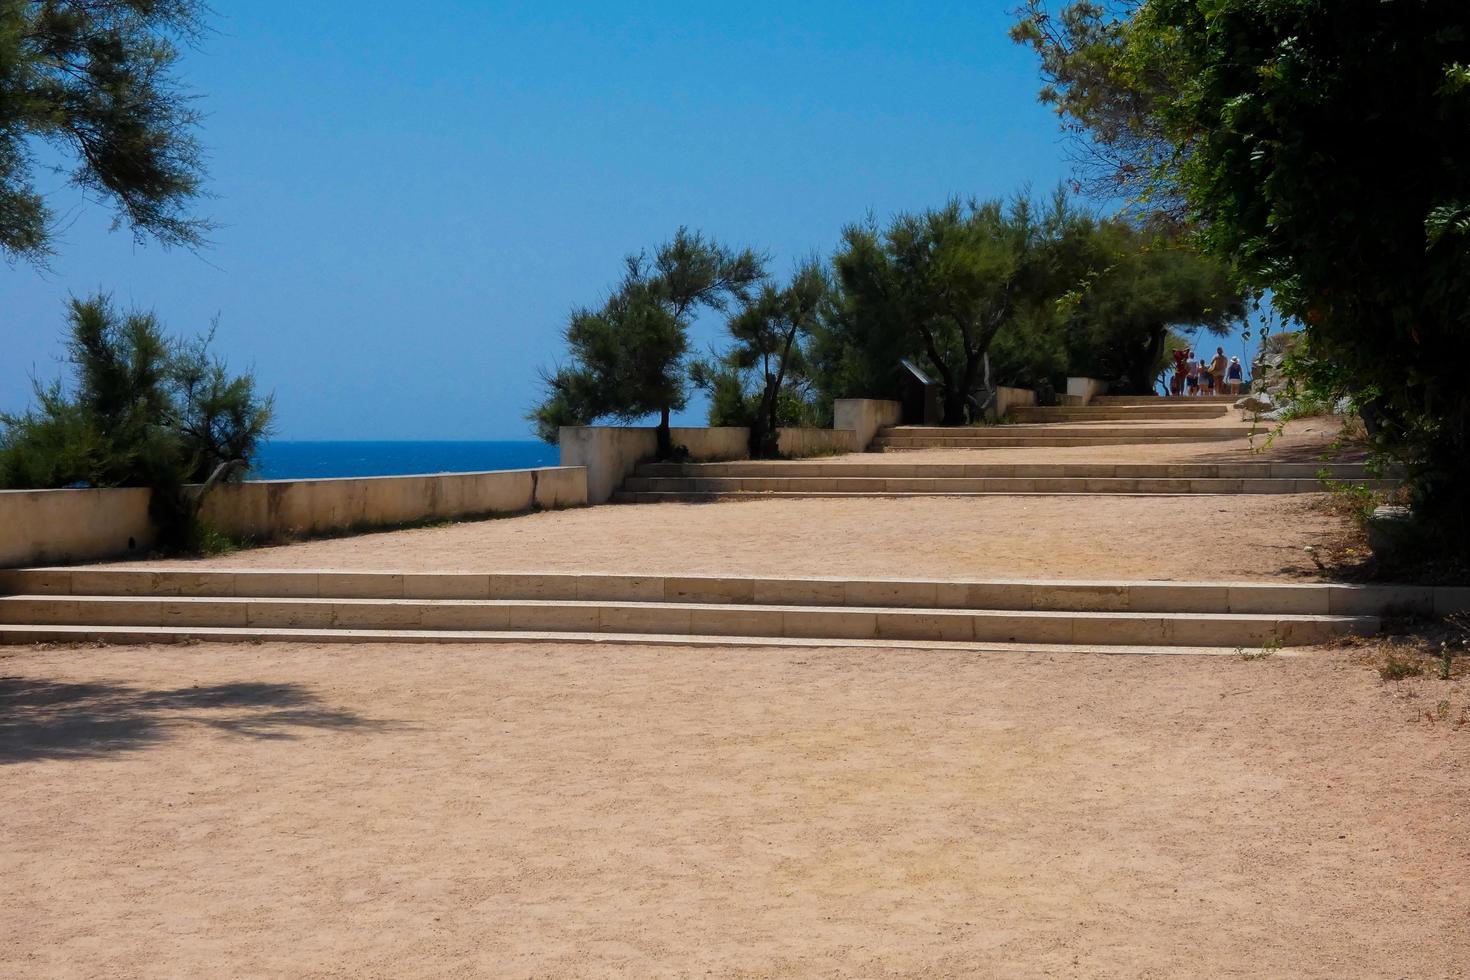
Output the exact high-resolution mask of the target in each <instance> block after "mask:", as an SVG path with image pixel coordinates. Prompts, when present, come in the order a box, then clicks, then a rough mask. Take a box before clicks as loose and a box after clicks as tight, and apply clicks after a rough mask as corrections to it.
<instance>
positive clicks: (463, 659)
mask: <svg viewBox="0 0 1470 980" xmlns="http://www.w3.org/2000/svg"><path fill="white" fill-rule="evenodd" d="M0 677H3V680H0V812H3V813H4V814H5V822H4V826H5V830H4V842H5V843H4V847H3V848H0V876H3V880H4V882H5V889H4V898H3V900H0V975H4V976H14V977H95V976H108V977H162V976H211V975H213V976H218V975H221V974H222V973H227V974H230V975H252V976H292V977H301V976H322V977H326V976H332V977H398V978H413V977H428V976H436V977H438V976H464V977H469V976H551V977H557V976H588V975H609V974H614V975H626V976H650V975H654V974H679V975H686V974H687V975H695V974H697V975H704V974H706V973H712V974H714V975H718V976H737V975H739V976H776V975H802V976H813V975H835V974H844V975H851V974H861V975H868V976H877V975H907V976H918V975H924V976H935V975H947V976H976V977H987V976H996V977H1014V976H1036V975H1042V974H1056V975H1062V976H1098V977H1140V976H1156V977H1165V976H1246V975H1248V976H1277V977H1284V976H1311V977H1333V978H1341V977H1380V976H1383V977H1389V976H1391V977H1400V976H1414V977H1458V976H1463V975H1465V974H1464V971H1465V969H1466V960H1465V950H1466V949H1467V948H1470V919H1467V913H1466V910H1467V909H1470V876H1467V874H1466V871H1467V868H1470V865H1467V859H1466V855H1467V854H1470V823H1467V822H1466V821H1465V820H1464V819H1462V817H1463V815H1464V814H1465V813H1466V812H1470V768H1467V765H1470V763H1467V759H1470V751H1467V749H1470V741H1467V739H1470V727H1464V728H1460V729H1455V728H1454V727H1453V726H1452V725H1451V724H1449V723H1447V722H1438V723H1431V722H1429V721H1426V720H1424V718H1423V711H1424V710H1425V709H1432V708H1434V707H1435V705H1436V703H1437V701H1438V700H1439V699H1451V700H1453V703H1454V707H1455V709H1456V710H1460V709H1462V708H1463V709H1470V692H1467V690H1466V686H1465V685H1464V684H1463V683H1457V684H1454V685H1446V684H1443V683H1442V682H1438V681H1430V680H1419V681H1409V682H1405V683H1404V685H1403V686H1395V685H1384V684H1382V683H1381V682H1380V681H1379V680H1378V678H1377V676H1376V675H1375V674H1374V673H1372V672H1371V671H1367V670H1365V669H1363V668H1362V667H1354V666H1350V665H1349V664H1348V663H1347V662H1346V661H1345V659H1344V655H1341V654H1322V655H1317V656H1313V657H1310V658H1274V659H1269V660H1261V661H1252V662H1245V661H1242V660H1239V659H1236V658H1210V659H1195V658H1152V659H1133V658H1105V657H1097V656H1088V655H1070V656H1063V657H1044V656H1034V655H988V656H985V655H979V656H977V655H962V654H947V653H926V654H922V655H915V654H901V653H892V652H878V653H874V652H863V653H858V652H840V651H810V650H808V651H799V652H792V651H778V650H762V651H738V650H731V651H718V652H717V651H709V650H699V651H689V652H684V651H677V650H674V651H659V652H654V651H648V650H641V649H638V648H636V647H634V648H629V647H624V648H607V649H591V648H561V649H559V648H549V647H519V648H518V647H510V646H504V647H493V648H479V649H476V648H471V649H466V648H462V647H452V648H445V647H440V648H432V647H426V648H413V647H401V646H395V647H357V648H346V647H330V648H311V647H301V646H292V647H277V646H271V645H265V646H253V647H251V646H242V647H231V646H213V645H211V646H205V647H197V648H190V647H179V648H135V649H94V650H54V651H35V650H6V651H3V652H0Z"/></svg>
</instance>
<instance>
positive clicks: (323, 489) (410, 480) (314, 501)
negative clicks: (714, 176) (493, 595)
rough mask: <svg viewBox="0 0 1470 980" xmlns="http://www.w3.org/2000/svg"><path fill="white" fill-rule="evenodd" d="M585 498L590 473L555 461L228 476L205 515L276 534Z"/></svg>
mask: <svg viewBox="0 0 1470 980" xmlns="http://www.w3.org/2000/svg"><path fill="white" fill-rule="evenodd" d="M586 502H587V485H586V475H585V473H584V472H582V471H580V470H577V469H569V468H562V467H556V468H547V469H535V470H492V471H488V472H484V473H436V474H432V475H425V476H371V477H360V478H355V479H329V480H261V481H251V482H248V483H230V484H225V485H224V486H221V487H218V488H216V490H215V491H214V493H212V494H210V496H209V499H208V500H206V501H205V502H204V509H203V511H202V512H201V516H202V517H203V518H204V520H205V521H207V522H208V523H209V524H211V525H213V526H214V527H215V528H217V529H219V530H220V531H222V532H223V533H225V534H229V535H232V536H237V537H244V536H250V537H259V538H271V537H276V536H279V535H283V534H316V533H321V532H323V531H339V530H343V529H346V528H352V527H366V526H372V525H375V524H383V525H392V524H412V523H416V522H418V521H433V520H447V519H449V518H453V517H466V516H471V515H477V514H514V513H519V512H520V511H525V510H531V509H532V508H533V507H548V508H549V507H574V506H578V505H581V504H585V503H586Z"/></svg>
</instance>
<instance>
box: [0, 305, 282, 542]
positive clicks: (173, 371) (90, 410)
mask: <svg viewBox="0 0 1470 980" xmlns="http://www.w3.org/2000/svg"><path fill="white" fill-rule="evenodd" d="M67 319H68V328H69V332H70V338H69V340H68V343H67V360H68V363H70V365H71V366H72V369H73V374H74V377H73V379H72V382H71V384H70V385H69V386H66V385H63V383H62V382H60V381H57V382H53V383H52V384H49V385H42V384H40V383H39V382H38V383H37V384H36V386H35V397H36V406H35V407H34V408H33V409H31V410H30V411H29V412H27V413H25V414H23V415H0V487H4V488H8V489H37V488H52V487H66V486H88V487H151V488H152V489H153V491H154V493H153V499H152V509H153V514H154V517H155V520H156V521H157V523H158V524H159V527H160V529H161V531H162V532H163V536H164V542H165V544H167V545H173V546H186V545H188V544H189V538H190V535H192V534H193V533H194V532H195V531H196V530H197V527H196V526H195V524H194V518H195V517H196V515H197V513H198V507H199V505H200V503H201V502H202V500H203V497H204V494H205V493H207V492H208V488H210V487H212V486H213V484H214V482H215V481H218V480H220V479H225V478H229V477H238V476H239V475H241V474H242V473H243V472H244V471H245V469H247V468H248V465H249V463H250V460H251V459H252V458H253V457H254V454H255V451H256V449H257V447H258V446H259V444H260V442H261V440H263V439H264V438H265V436H266V434H267V433H268V431H269V428H270V420H271V409H272V404H271V402H272V400H271V398H270V397H269V396H264V397H262V396H260V395H259V394H258V393H257V392H256V389H255V379H254V377H253V376H252V375H251V374H249V373H246V374H242V375H231V374H230V373H229V370H228V368H227V366H226V365H225V364H224V363H223V362H222V361H220V360H219V359H217V358H215V357H214V356H213V355H212V354H211V353H210V351H209V345H210V342H211V340H212V337H213V332H212V331H211V332H210V333H209V334H207V335H205V336H204V337H201V338H199V339H197V340H192V341H170V340H169V339H168V338H167V337H165V336H164V333H163V330H162V328H161V327H160V326H159V324H158V321H157V319H156V318H155V317H154V316H153V315H152V314H149V313H129V314H123V313H120V312H119V311H118V310H117V309H115V308H114V307H113V305H112V304H111V302H110V301H109V300H108V299H107V298H106V297H100V296H99V297H94V298H92V299H87V300H77V299H74V300H72V302H71V306H70V309H69V311H68V317H67ZM189 484H204V485H205V489H204V490H203V491H195V490H190V489H188V485H189Z"/></svg>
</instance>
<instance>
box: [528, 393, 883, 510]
mask: <svg viewBox="0 0 1470 980" xmlns="http://www.w3.org/2000/svg"><path fill="white" fill-rule="evenodd" d="M898 408H899V405H898V403H897V402H886V401H874V400H871V399H863V398H848V399H840V400H838V402H837V403H836V419H837V425H836V426H835V427H834V428H831V429H809V428H788V427H783V428H782V429H781V430H780V433H781V453H782V454H783V455H785V456H821V455H825V454H828V453H853V452H860V451H862V450H863V449H866V448H867V445H868V443H869V442H870V441H871V440H872V438H873V433H875V432H876V431H877V430H878V429H879V428H880V427H882V426H885V425H893V424H895V423H896V422H897V420H898ZM669 434H670V436H671V437H672V439H673V441H674V445H676V446H683V447H684V448H685V449H687V450H688V451H689V459H690V460H692V461H694V462H722V461H725V460H735V459H746V458H748V457H749V455H750V430H749V429H746V428H744V427H734V426H727V427H723V428H692V427H678V426H675V427H673V428H671V429H670V430H669ZM557 443H558V445H559V446H560V447H561V464H562V465H563V466H580V467H584V468H585V469H586V470H587V502H588V503H591V504H601V503H605V502H606V501H608V500H609V499H610V498H611V497H612V495H613V492H614V491H616V490H617V489H618V487H620V486H622V485H623V480H625V479H627V477H628V475H629V474H631V473H632V472H633V470H634V469H635V468H636V467H637V466H638V464H639V463H642V462H646V461H648V460H651V459H653V457H654V455H655V453H656V452H657V450H658V436H657V430H656V429H654V428H653V427H652V426H613V425H569V426H563V427H562V428H561V431H560V433H559V434H558V438H557Z"/></svg>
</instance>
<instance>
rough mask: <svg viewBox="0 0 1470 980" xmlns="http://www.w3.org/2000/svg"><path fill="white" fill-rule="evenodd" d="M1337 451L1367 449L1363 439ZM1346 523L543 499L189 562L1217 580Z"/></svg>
mask: <svg viewBox="0 0 1470 980" xmlns="http://www.w3.org/2000/svg"><path fill="white" fill-rule="evenodd" d="M1340 431H1341V423H1340V422H1339V421H1337V420H1334V419H1330V418H1325V419H1309V420H1304V421H1301V422H1294V423H1291V424H1290V426H1289V427H1288V429H1287V431H1286V433H1285V434H1283V435H1282V436H1281V438H1280V439H1278V440H1277V441H1276V442H1274V443H1273V444H1272V445H1271V446H1270V447H1269V448H1268V449H1267V450H1266V451H1265V452H1253V451H1251V450H1250V448H1249V446H1248V445H1247V443H1246V442H1245V441H1244V440H1240V441H1238V442H1231V443H1229V444H1223V445H1222V444H1221V443H1188V444H1182V445H1179V446H1155V445H1137V446H1094V447H1075V448H1063V449H997V450H983V451H977V450H922V451H917V452H892V453H865V454H861V455H859V456H849V457H824V458H820V459H815V460H811V461H809V462H810V463H812V464H817V465H820V464H825V463H831V462H834V461H840V460H842V459H856V460H861V461H862V462H864V463H873V462H879V463H913V462H922V461H936V462H938V461H943V462H987V461H988V462H1021V461H1031V462H1057V461H1074V462H1084V461H1086V462H1135V461H1136V462H1157V461H1191V460H1192V461H1212V462H1213V461H1218V462H1228V461H1235V460H1273V459H1274V460H1300V461H1312V460H1316V459H1317V458H1318V457H1320V456H1321V455H1322V454H1323V452H1324V450H1325V449H1326V448H1327V446H1328V444H1329V443H1330V442H1331V441H1332V440H1333V439H1335V438H1336V437H1337V435H1338V434H1339V433H1340ZM1333 455H1334V458H1338V459H1349V460H1350V459H1353V458H1356V457H1355V455H1354V451H1353V450H1347V451H1345V452H1337V453H1333ZM787 465H791V466H801V465H805V464H803V463H802V462H798V461H793V462H791V463H789V464H787ZM1346 533H1347V525H1346V523H1345V521H1344V520H1343V519H1342V518H1341V517H1340V516H1334V515H1332V514H1329V513H1326V512H1325V511H1324V510H1323V508H1322V507H1321V506H1320V505H1319V504H1318V503H1317V497H1316V495H1288V496H1274V495H1241V496H1178V497H1127V496H1106V495H1100V496H1091V497H1088V496H1074V497H1045V496H1037V497H1023V496H1014V497H1007V496H993V497H978V498H977V497H970V498H964V497H949V498H944V497H929V498H868V499H831V498H827V499H813V500H798V499H778V500H752V501H738V502H721V503H710V504H652V505H637V506H621V507H598V508H594V509H589V510H575V511H561V512H556V513H542V514H531V515H525V516H520V517H513V518H506V519H501V520H493V521H484V522H474V523H466V524H456V525H451V526H447V527H437V528H424V529H419V530H412V531H397V532H388V533H381V534H367V535H359V536H354V537H345V538H337V539H327V540H318V541H307V542H301V543H297V544H292V545H286V546H278V547H270V548H256V549H250V550H246V551H241V552H237V553H234V554H230V555H224V556H220V557H218V558H213V559H206V560H203V561H201V562H189V563H187V564H188V565H190V566H191V567H194V566H200V565H202V566H214V567H228V568H343V569H371V570H387V569H392V570H402V571H450V570H464V571H517V570H527V571H532V570H536V571H603V572H635V571H647V572H670V573H673V572H689V573H711V574H717V573H727V574H736V575H747V574H748V575H803V574H806V575H856V576H867V577H885V576H886V577H897V578H951V579H959V578H1052V579H1079V578H1081V579H1089V578H1091V579H1096V578H1121V579H1134V580H1137V579H1172V580H1182V581H1201V580H1206V581H1207V580H1218V579H1267V578H1278V577H1282V576H1286V577H1290V578H1313V577H1316V576H1317V575H1318V566H1317V563H1316V561H1315V560H1314V558H1313V551H1309V550H1308V548H1312V549H1315V550H1316V553H1317V554H1319V555H1320V554H1321V553H1322V550H1323V549H1324V548H1326V547H1329V546H1330V545H1332V544H1334V543H1337V542H1340V541H1341V540H1342V539H1343V537H1344V535H1345V534H1346ZM144 564H146V563H140V562H131V563H123V565H122V567H140V566H142V565H144ZM181 564H183V563H181V562H179V561H178V560H168V561H166V562H162V563H153V564H151V565H150V567H175V566H179V565H181Z"/></svg>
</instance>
